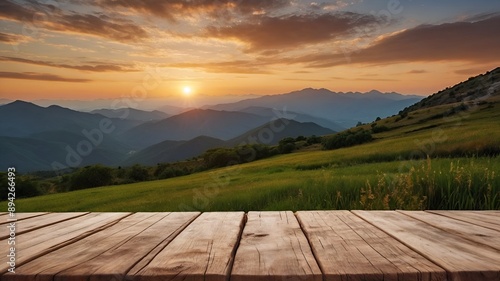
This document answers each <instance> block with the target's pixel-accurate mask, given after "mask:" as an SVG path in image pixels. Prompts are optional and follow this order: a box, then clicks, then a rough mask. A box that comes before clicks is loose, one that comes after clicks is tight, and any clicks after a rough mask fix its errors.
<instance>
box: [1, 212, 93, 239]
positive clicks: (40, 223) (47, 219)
mask: <svg viewBox="0 0 500 281" xmlns="http://www.w3.org/2000/svg"><path fill="white" fill-rule="evenodd" d="M86 214H88V213H83V212H82V213H53V214H50V215H48V216H47V215H45V216H36V217H30V218H28V219H24V220H20V221H17V222H16V235H20V234H23V233H26V232H30V231H33V230H36V229H40V228H43V227H47V226H51V225H53V224H56V223H60V222H63V221H67V220H70V219H74V218H77V217H81V216H83V215H86ZM7 237H9V235H8V234H7V235H4V236H0V239H6V238H7Z"/></svg>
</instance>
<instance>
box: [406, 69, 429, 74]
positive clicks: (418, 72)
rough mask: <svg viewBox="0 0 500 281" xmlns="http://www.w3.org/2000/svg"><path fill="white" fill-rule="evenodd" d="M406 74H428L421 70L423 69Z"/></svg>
mask: <svg viewBox="0 0 500 281" xmlns="http://www.w3.org/2000/svg"><path fill="white" fill-rule="evenodd" d="M407 73H408V74H423V73H428V71H427V70H423V69H414V70H410V71H408V72H407Z"/></svg>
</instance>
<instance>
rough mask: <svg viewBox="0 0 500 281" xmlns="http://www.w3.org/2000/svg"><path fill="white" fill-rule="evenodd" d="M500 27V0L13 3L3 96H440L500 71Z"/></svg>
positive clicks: (4, 34)
mask: <svg viewBox="0 0 500 281" xmlns="http://www.w3.org/2000/svg"><path fill="white" fill-rule="evenodd" d="M499 30H500V1H491V0H480V1H463V0H459V1H452V0H443V1H430V0H400V1H397V0H381V1H378V0H375V1H367V0H365V1H362V0H350V1H341V0H338V1H318V0H316V1H303V0H191V1H188V0H172V1H159V0H158V1H154V0H145V1H139V0H96V1H79V0H71V1H70V0H68V1H59V0H47V1H34V0H26V1H14V0H2V1H0V98H1V99H12V100H13V99H23V100H36V99H96V98H116V97H122V96H127V95H130V94H131V93H132V92H133V91H134V89H136V87H137V86H138V85H139V86H140V85H142V84H144V83H146V82H147V81H146V82H145V81H144V80H148V79H150V78H152V77H153V78H154V81H155V83H152V82H151V81H149V80H148V81H149V82H147V83H149V84H147V85H148V86H147V87H146V88H147V97H151V98H161V97H172V96H176V95H179V96H180V95H182V94H183V89H184V88H186V87H189V88H190V89H191V94H200V95H201V94H203V95H229V94H236V95H240V94H259V95H260V94H279V93H285V92H289V91H293V90H299V89H302V88H306V87H313V88H327V89H330V90H332V91H343V92H347V91H360V92H366V91H369V90H371V89H377V90H380V91H384V92H392V91H395V92H400V93H404V94H418V95H429V94H432V93H433V92H436V91H438V90H440V89H442V88H445V87H447V86H452V85H453V84H456V83H457V82H460V81H463V80H465V79H467V78H468V77H470V76H475V75H477V74H480V73H484V72H486V71H488V70H491V69H493V68H495V67H498V66H499V65H500V55H499V54H500V52H499V50H500V36H499ZM151 72H152V73H154V75H152V74H150V73H151ZM156 82H157V83H156Z"/></svg>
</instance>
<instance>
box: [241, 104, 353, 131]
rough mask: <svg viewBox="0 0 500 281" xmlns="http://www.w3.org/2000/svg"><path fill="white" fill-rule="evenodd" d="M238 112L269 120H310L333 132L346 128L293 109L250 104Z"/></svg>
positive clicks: (303, 121) (302, 121)
mask: <svg viewBox="0 0 500 281" xmlns="http://www.w3.org/2000/svg"><path fill="white" fill-rule="evenodd" d="M239 111H240V112H246V113H252V114H256V115H260V116H265V117H268V118H269V120H271V119H272V118H274V119H276V118H285V119H289V120H295V121H298V122H301V123H305V122H312V123H316V124H318V125H320V126H322V127H325V128H328V129H331V130H333V131H335V132H340V131H343V130H345V129H346V128H345V127H343V126H342V125H340V124H339V123H337V122H334V121H330V120H327V119H324V118H319V117H314V116H311V115H308V114H303V113H298V112H294V111H288V110H278V109H273V108H269V107H260V106H251V107H247V108H243V109H241V110H239Z"/></svg>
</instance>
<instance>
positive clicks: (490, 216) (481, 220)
mask: <svg viewBox="0 0 500 281" xmlns="http://www.w3.org/2000/svg"><path fill="white" fill-rule="evenodd" d="M427 212H429V213H433V214H438V215H441V216H445V217H449V218H454V219H456V220H460V221H464V222H468V223H471V224H475V225H479V226H482V227H486V228H490V229H493V230H497V231H500V213H499V212H494V211H466V212H463V211H427Z"/></svg>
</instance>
